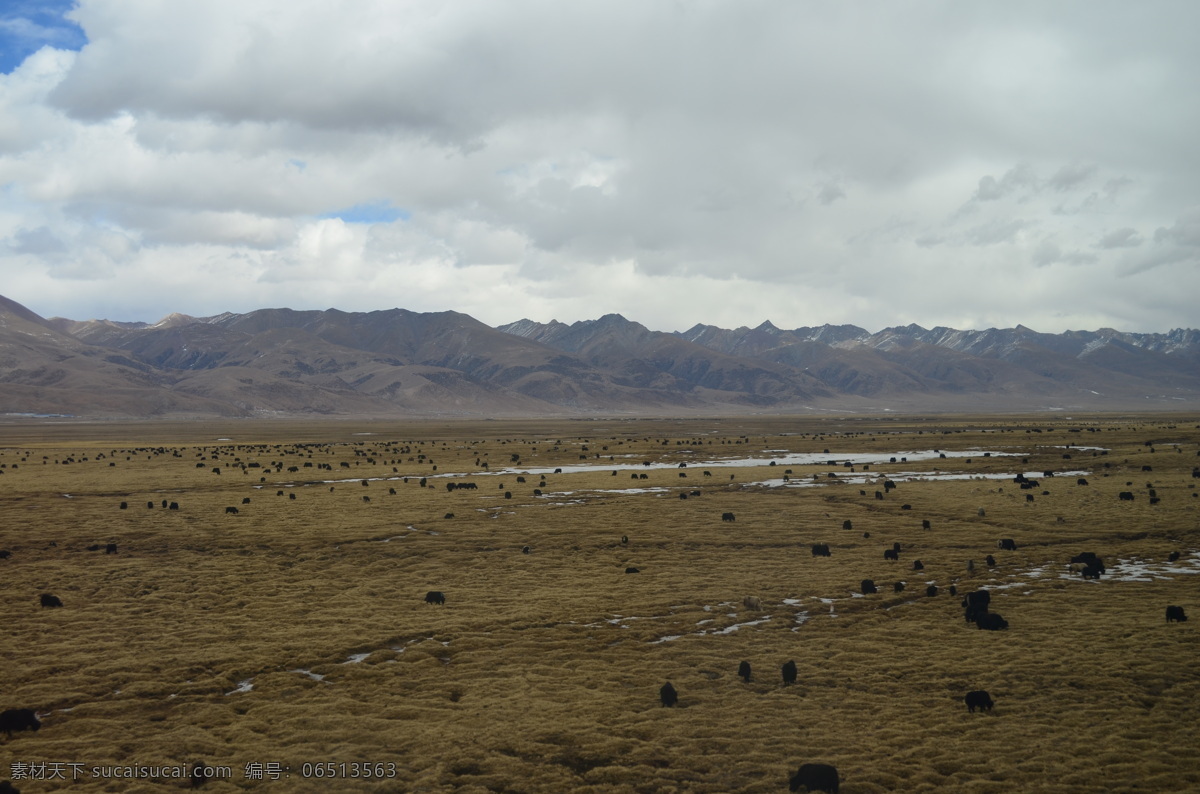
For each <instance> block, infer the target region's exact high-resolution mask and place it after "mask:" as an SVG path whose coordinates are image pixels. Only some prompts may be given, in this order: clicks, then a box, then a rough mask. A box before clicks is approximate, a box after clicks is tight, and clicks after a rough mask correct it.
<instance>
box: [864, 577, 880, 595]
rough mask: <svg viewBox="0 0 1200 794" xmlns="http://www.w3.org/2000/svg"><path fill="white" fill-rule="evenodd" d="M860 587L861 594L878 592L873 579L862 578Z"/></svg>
mask: <svg viewBox="0 0 1200 794" xmlns="http://www.w3.org/2000/svg"><path fill="white" fill-rule="evenodd" d="M861 587H862V594H863V595H865V596H866V595H871V594H872V593H878V592H879V591H878V590H876V589H875V581H874V580H873V579H863V580H862V583H861Z"/></svg>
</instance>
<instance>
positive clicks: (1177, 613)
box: [1167, 607, 1187, 623]
mask: <svg viewBox="0 0 1200 794" xmlns="http://www.w3.org/2000/svg"><path fill="white" fill-rule="evenodd" d="M1175 621H1179V622H1180V623H1184V622H1186V621H1187V615H1185V614H1183V607H1167V622H1168V623H1174V622H1175Z"/></svg>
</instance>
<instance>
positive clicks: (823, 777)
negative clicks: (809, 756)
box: [788, 764, 838, 794]
mask: <svg viewBox="0 0 1200 794" xmlns="http://www.w3.org/2000/svg"><path fill="white" fill-rule="evenodd" d="M801 786H803V787H804V790H805V791H824V792H826V794H838V771H837V767H835V766H831V765H829V764H804V765H803V766H801V767H800V768H799V769H798V770H796V774H794V775H792V777H791V778H790V779H789V780H788V789H789V790H791V791H799V790H800V788H801Z"/></svg>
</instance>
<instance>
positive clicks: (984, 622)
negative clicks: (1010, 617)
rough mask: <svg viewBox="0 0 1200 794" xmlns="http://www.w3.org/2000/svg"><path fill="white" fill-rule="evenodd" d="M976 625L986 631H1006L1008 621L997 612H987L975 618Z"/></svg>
mask: <svg viewBox="0 0 1200 794" xmlns="http://www.w3.org/2000/svg"><path fill="white" fill-rule="evenodd" d="M975 626H976V627H977V628H979V629H982V630H984V631H1004V630H1005V629H1007V628H1008V621H1007V620H1005V619H1004V618H1002V617H1000V615H998V614H996V613H995V612H987V613H984V614H982V615H979V616H978V617H976V618H975Z"/></svg>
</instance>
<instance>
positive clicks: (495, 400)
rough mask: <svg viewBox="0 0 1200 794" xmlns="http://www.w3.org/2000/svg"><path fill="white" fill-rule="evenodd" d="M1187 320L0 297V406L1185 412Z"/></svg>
mask: <svg viewBox="0 0 1200 794" xmlns="http://www.w3.org/2000/svg"><path fill="white" fill-rule="evenodd" d="M1197 406H1200V332H1198V331H1196V330H1191V329H1176V330H1173V331H1170V332H1169V333H1165V334H1137V333H1124V332H1119V331H1114V330H1111V329H1101V330H1099V331H1068V332H1066V333H1062V334H1043V333H1038V332H1036V331H1032V330H1030V329H1028V328H1025V327H1023V326H1020V325H1018V326H1017V327H1016V328H1009V329H994V328H993V329H988V330H985V331H960V330H955V329H952V328H933V329H926V328H922V327H920V326H918V325H909V326H905V327H897V328H886V329H884V330H882V331H879V332H878V333H870V332H868V331H866V330H864V329H862V328H859V327H857V326H853V325H837V326H832V325H822V326H818V327H804V328H795V329H791V330H784V329H780V328H777V327H775V326H774V325H772V324H771V323H770V322H764V323H763V324H762V325H759V326H758V327H756V328H744V327H743V328H736V329H724V328H718V327H716V326H711V325H696V326H695V327H693V328H691V329H689V330H687V331H683V332H677V333H667V332H661V331H652V330H650V329H648V328H646V327H645V326H643V325H640V324H639V323H636V322H631V321H629V320H627V319H625V318H624V317H622V316H620V315H618V314H609V315H605V316H603V317H601V318H599V319H597V320H585V321H580V322H576V323H572V324H570V325H567V324H565V323H560V322H557V321H552V322H550V323H538V322H534V321H531V320H519V321H517V322H513V323H509V324H507V325H502V326H499V327H498V328H492V327H490V326H487V325H485V324H483V323H481V322H479V321H478V320H475V319H474V318H472V317H470V316H468V315H465V314H460V313H458V312H453V311H445V312H432V313H416V312H411V311H406V310H404V309H389V310H386V311H373V312H343V311H338V310H336V309H328V310H325V311H294V310H291V309H261V310H257V311H252V312H248V313H245V314H234V313H226V314H220V315H217V316H214V317H189V316H186V315H182V314H172V315H169V316H167V317H165V318H163V319H162V320H160V321H158V322H156V323H141V322H116V321H111V320H85V321H77V320H69V319H65V318H60V317H55V318H50V319H46V318H43V317H41V316H39V315H38V314H36V313H34V312H33V311H30V310H29V309H27V308H26V307H24V306H22V305H20V304H18V303H16V302H14V301H11V300H9V299H7V298H4V297H0V414H8V415H29V414H32V415H64V416H78V417H89V418H105V417H108V418H133V417H164V418H165V417H175V418H186V417H212V416H297V415H301V416H302V415H329V416H364V417H365V416H371V417H381V418H382V417H404V416H413V417H418V416H420V417H433V416H445V417H452V416H464V417H504V416H580V417H590V416H600V415H645V416H685V415H716V414H744V413H779V414H784V413H814V412H850V413H871V412H882V411H895V412H904V413H923V412H939V413H940V412H972V413H975V412H984V411H988V412H995V411H1002V412H1009V411H1012V412H1024V411H1044V410H1073V411H1079V410H1101V411H1103V410H1122V411H1124V410H1193V409H1195V408H1196V407H1197Z"/></svg>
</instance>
